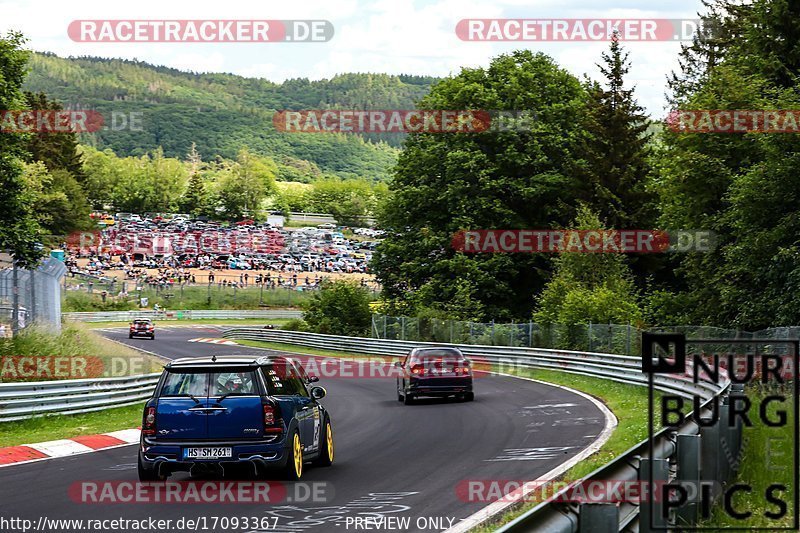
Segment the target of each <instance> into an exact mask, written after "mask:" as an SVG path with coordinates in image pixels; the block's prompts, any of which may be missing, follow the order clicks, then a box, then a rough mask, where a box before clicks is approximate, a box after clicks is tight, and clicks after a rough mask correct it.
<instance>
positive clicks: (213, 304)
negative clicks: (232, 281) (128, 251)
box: [62, 285, 313, 313]
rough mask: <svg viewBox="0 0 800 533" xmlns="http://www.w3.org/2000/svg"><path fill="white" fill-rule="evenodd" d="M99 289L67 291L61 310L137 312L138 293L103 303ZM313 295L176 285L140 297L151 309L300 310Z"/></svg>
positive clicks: (292, 291)
mask: <svg viewBox="0 0 800 533" xmlns="http://www.w3.org/2000/svg"><path fill="white" fill-rule="evenodd" d="M101 292H102V291H101V289H99V288H96V289H95V290H94V291H93V292H92V293H88V292H86V291H67V292H66V293H65V296H64V302H63V306H62V311H63V312H65V313H68V312H72V311H134V310H136V309H139V292H138V291H135V292H131V293H129V296H128V297H127V298H120V297H110V296H106V301H105V302H104V301H103V297H102V295H101ZM312 294H313V292H311V291H295V290H291V289H264V290H263V291H261V289H259V288H258V287H249V288H246V289H236V290H234V289H232V288H229V287H218V286H216V285H212V286H211V287H210V288H209V287H203V286H191V287H184V288H183V289H181V287H180V286H178V287H173V288H171V289H167V290H163V291H162V290H153V289H150V288H147V289H146V290H143V291H142V293H141V295H142V297H144V298H147V299H148V302H147V305H148V307H149V308H152V307H153V306H154V305H155V304H158V305H159V306H160V307H162V308H166V309H193V310H194V309H196V310H206V309H269V308H287V307H288V308H291V307H300V306H302V305H303V304H304V303H305V302H307V301H308V300H309V299H310V298H311V295H312Z"/></svg>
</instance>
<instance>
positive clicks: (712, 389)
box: [223, 328, 744, 533]
mask: <svg viewBox="0 0 800 533" xmlns="http://www.w3.org/2000/svg"><path fill="white" fill-rule="evenodd" d="M223 336H224V337H226V338H232V339H247V340H261V341H268V342H273V343H286V344H294V345H299V346H307V347H311V348H320V349H327V350H341V351H346V352H352V353H360V354H374V355H384V356H395V357H396V356H401V355H404V354H406V353H408V351H409V350H410V349H411V348H413V347H417V346H425V345H429V346H442V345H443V344H433V343H421V342H408V341H392V340H385V339H368V338H359V337H340V336H334V335H321V334H316V333H304V332H297V331H281V330H271V331H270V330H259V329H255V328H231V329H229V330H227V331H225V333H224V334H223ZM454 346H458V348H459V349H460V350H461V351H462V352H463V353H464V354H465V355H466V356H467V357H472V358H473V359H474V358H478V357H480V358H481V359H482V360H484V361H487V362H489V363H490V364H491V365H492V367H493V369H494V370H495V371H498V372H503V371H504V369H507V368H519V367H523V368H525V367H527V368H543V369H550V370H558V371H561V372H569V373H574V374H581V375H588V376H594V377H597V378H601V379H610V380H614V381H619V382H622V383H628V384H632V385H639V386H646V385H647V384H648V378H647V376H646V375H645V374H644V373H642V368H641V358H640V357H631V356H624V355H611V354H602V353H587V352H572V351H564V350H546V349H537V348H513V347H505V346H478V345H454ZM721 376H722V377H723V381H722V382H721V383H719V384H717V383H703V382H701V383H693V382H692V380H691V379H680V378H678V377H675V376H669V375H666V374H656V375H655V376H654V378H653V379H654V387H655V388H656V389H658V390H661V391H664V392H667V393H669V394H673V395H680V396H682V397H684V398H693V397H695V396H696V397H699V398H701V399H702V402H703V403H702V405H701V409H700V411H701V412H700V414H701V415H703V416H704V417H705V415H706V414H707V413H708V411H709V409H708V407H709V405H710V404H711V402H715V401H719V402H720V405H719V409H720V413H719V415H720V416H719V420H725V419H726V418H727V409H728V402H729V399H730V397H731V396H734V395H742V394H744V393H743V388H742V386H741V385H734V386H731V383H730V380H729V379H728V378H727V375H726V374H725V373H724V372H721ZM693 416H694V413H692V414H691V415H689V416H687V418H686V422H685V423H684V424H683V425H682V426H681V427H680V428H678V430H677V431H675V430H674V429H672V428H667V429H664V430H662V431H660V432H658V433H657V434H656V435H655V436H654V447H653V449H654V452H655V453H654V456H653V457H650V456H649V453H648V452H649V445H648V442H647V441H646V440H645V441H643V442H641V443H639V444H637V445H636V446H634V447H633V448H631V449H630V450H628V451H627V452H625V453H624V454H622V455H621V456H619V457H617V458H616V459H615V460H613V461H611V462H610V463H608V464H606V465H605V466H603V467H601V468H599V469H598V470H596V471H594V472H592V473H591V474H589V475H588V476H586V477H585V478H583V480H582V481H586V482H588V481H592V480H598V481H602V480H613V481H615V482H625V481H631V482H637V481H638V482H650V481H653V482H658V481H676V480H678V481H686V482H695V483H698V482H699V481H700V480H703V481H717V482H720V483H723V482H726V481H728V480H729V479H730V477H731V476H732V475H734V472H733V469H732V468H731V467H730V466H729V465H727V464H726V463H725V461H726V459H725V454H722V453H719V448H720V438H721V435H720V432H721V431H723V430H724V431H726V432H727V433H726V435H725V437H726V441H727V442H729V443H730V451H731V454H732V455H733V456H734V457H736V456H738V454H739V451H740V449H741V443H742V427H741V425H739V426H738V427H735V428H731V429H729V428H727V427H721V426H720V425H719V424H717V425H713V426H710V427H703V428H701V427H700V426H699V425H698V424H697V423H696V422H695V421H694V420H693V418H692V417H693ZM701 458H702V461H701ZM651 464H652V466H653V472H654V474H655V475H654V478H655V479H654V480H649V479H648V477H649V473H650V466H651ZM609 485H610V484H609ZM567 490H568V489H565V490H564V491H562V492H566V491H567ZM604 490H613V489H612V488H603V489H601V491H604ZM558 494H561V493H558ZM595 496H597V498H596V500H598V501H608V502H613V501H614V500H615V498H614V497H613V496H612V495H609V496H608V497H605V498H604V497H603V496H602V495H599V494H595ZM553 499H554V500H557V499H558V495H556V496H555V497H554V498H553ZM617 499H618V498H617ZM653 507H654V509H655V511H654V513H655V514H653V515H651V514H650V511H649V509H648V506H647V505H645V506H641V508H640V506H639V505H638V504H636V503H633V502H621V503H605V504H604V503H590V504H574V503H558V502H557V501H547V502H543V503H541V504H539V505H537V506H536V507H534V508H533V509H531V510H530V511H528V512H526V513H524V514H523V515H521V516H520V517H518V518H517V519H515V520H513V521H512V522H509V523H508V524H506V525H505V526H503V527H501V528H500V529H498V531H500V532H504V533H517V532H534V531H536V532H538V531H546V532H558V533H576V532H577V533H584V532H585V533H588V532H612V531H613V532H618V531H640V532H649V531H652V530H653V529H651V527H650V525H651V518H652V519H653V522H654V523H655V524H654V525H659V524H658V522H659V521H660V520H661V519H660V509H661V507H660V504H659V502H654V506H653ZM689 509H690V512H683V513H682V514H681V515H680V516H679V517H678V519H679V520H681V524H683V525H689V524H694V523H696V521H697V506H696V505H695V506H694V507H689ZM476 516H477V515H476ZM487 518H490V517H488V516H487V515H482V517H481V518H480V519H474V520H472V521H471V520H470V518H468V519H467V520H464V521H462V522H461V523H460V524H459V525H457V526H455V527H453V528H451V529H450V530H448V532H450V533H460V532H465V531H468V530H469V529H470V528H471V527H475V526H477V525H479V524H480V523H481V520H484V521H485V520H486V519H487ZM661 525H663V526H664V527H666V526H668V525H669V526H672V525H673V524H666V523H663V524H661ZM678 527H679V526H678ZM664 530H665V529H661V531H664Z"/></svg>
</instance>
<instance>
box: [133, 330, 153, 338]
mask: <svg viewBox="0 0 800 533" xmlns="http://www.w3.org/2000/svg"><path fill="white" fill-rule="evenodd" d="M128 334H129V335H131V336H132V337H152V336H153V335H155V332H154V331H129V332H128Z"/></svg>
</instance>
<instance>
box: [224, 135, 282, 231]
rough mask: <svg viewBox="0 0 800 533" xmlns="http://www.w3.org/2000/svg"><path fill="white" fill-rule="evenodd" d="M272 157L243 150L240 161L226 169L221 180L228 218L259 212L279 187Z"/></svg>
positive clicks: (240, 152) (237, 160)
mask: <svg viewBox="0 0 800 533" xmlns="http://www.w3.org/2000/svg"><path fill="white" fill-rule="evenodd" d="M274 169H275V164H274V162H272V160H270V159H267V158H262V157H259V156H257V155H254V154H253V153H251V152H250V151H249V150H248V149H247V148H242V149H241V150H239V154H238V156H237V158H236V161H235V162H233V163H231V164H230V165H228V166H227V168H225V169H224V170H223V171H222V175H221V177H220V178H219V182H218V193H217V194H218V196H219V201H220V205H221V207H222V208H223V210H224V212H225V214H226V216H227V217H228V218H242V217H244V216H258V214H259V210H260V209H261V204H262V202H263V201H264V200H265V199H266V197H267V196H268V195H269V194H271V193H273V192H274V191H275V171H274Z"/></svg>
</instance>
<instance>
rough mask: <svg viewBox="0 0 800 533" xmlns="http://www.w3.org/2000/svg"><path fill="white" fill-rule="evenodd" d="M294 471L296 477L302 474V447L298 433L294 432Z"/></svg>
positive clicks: (298, 477)
mask: <svg viewBox="0 0 800 533" xmlns="http://www.w3.org/2000/svg"><path fill="white" fill-rule="evenodd" d="M294 472H295V474H297V479H300V476H302V475H303V448H302V447H301V446H300V435H298V434H297V433H295V434H294Z"/></svg>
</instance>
